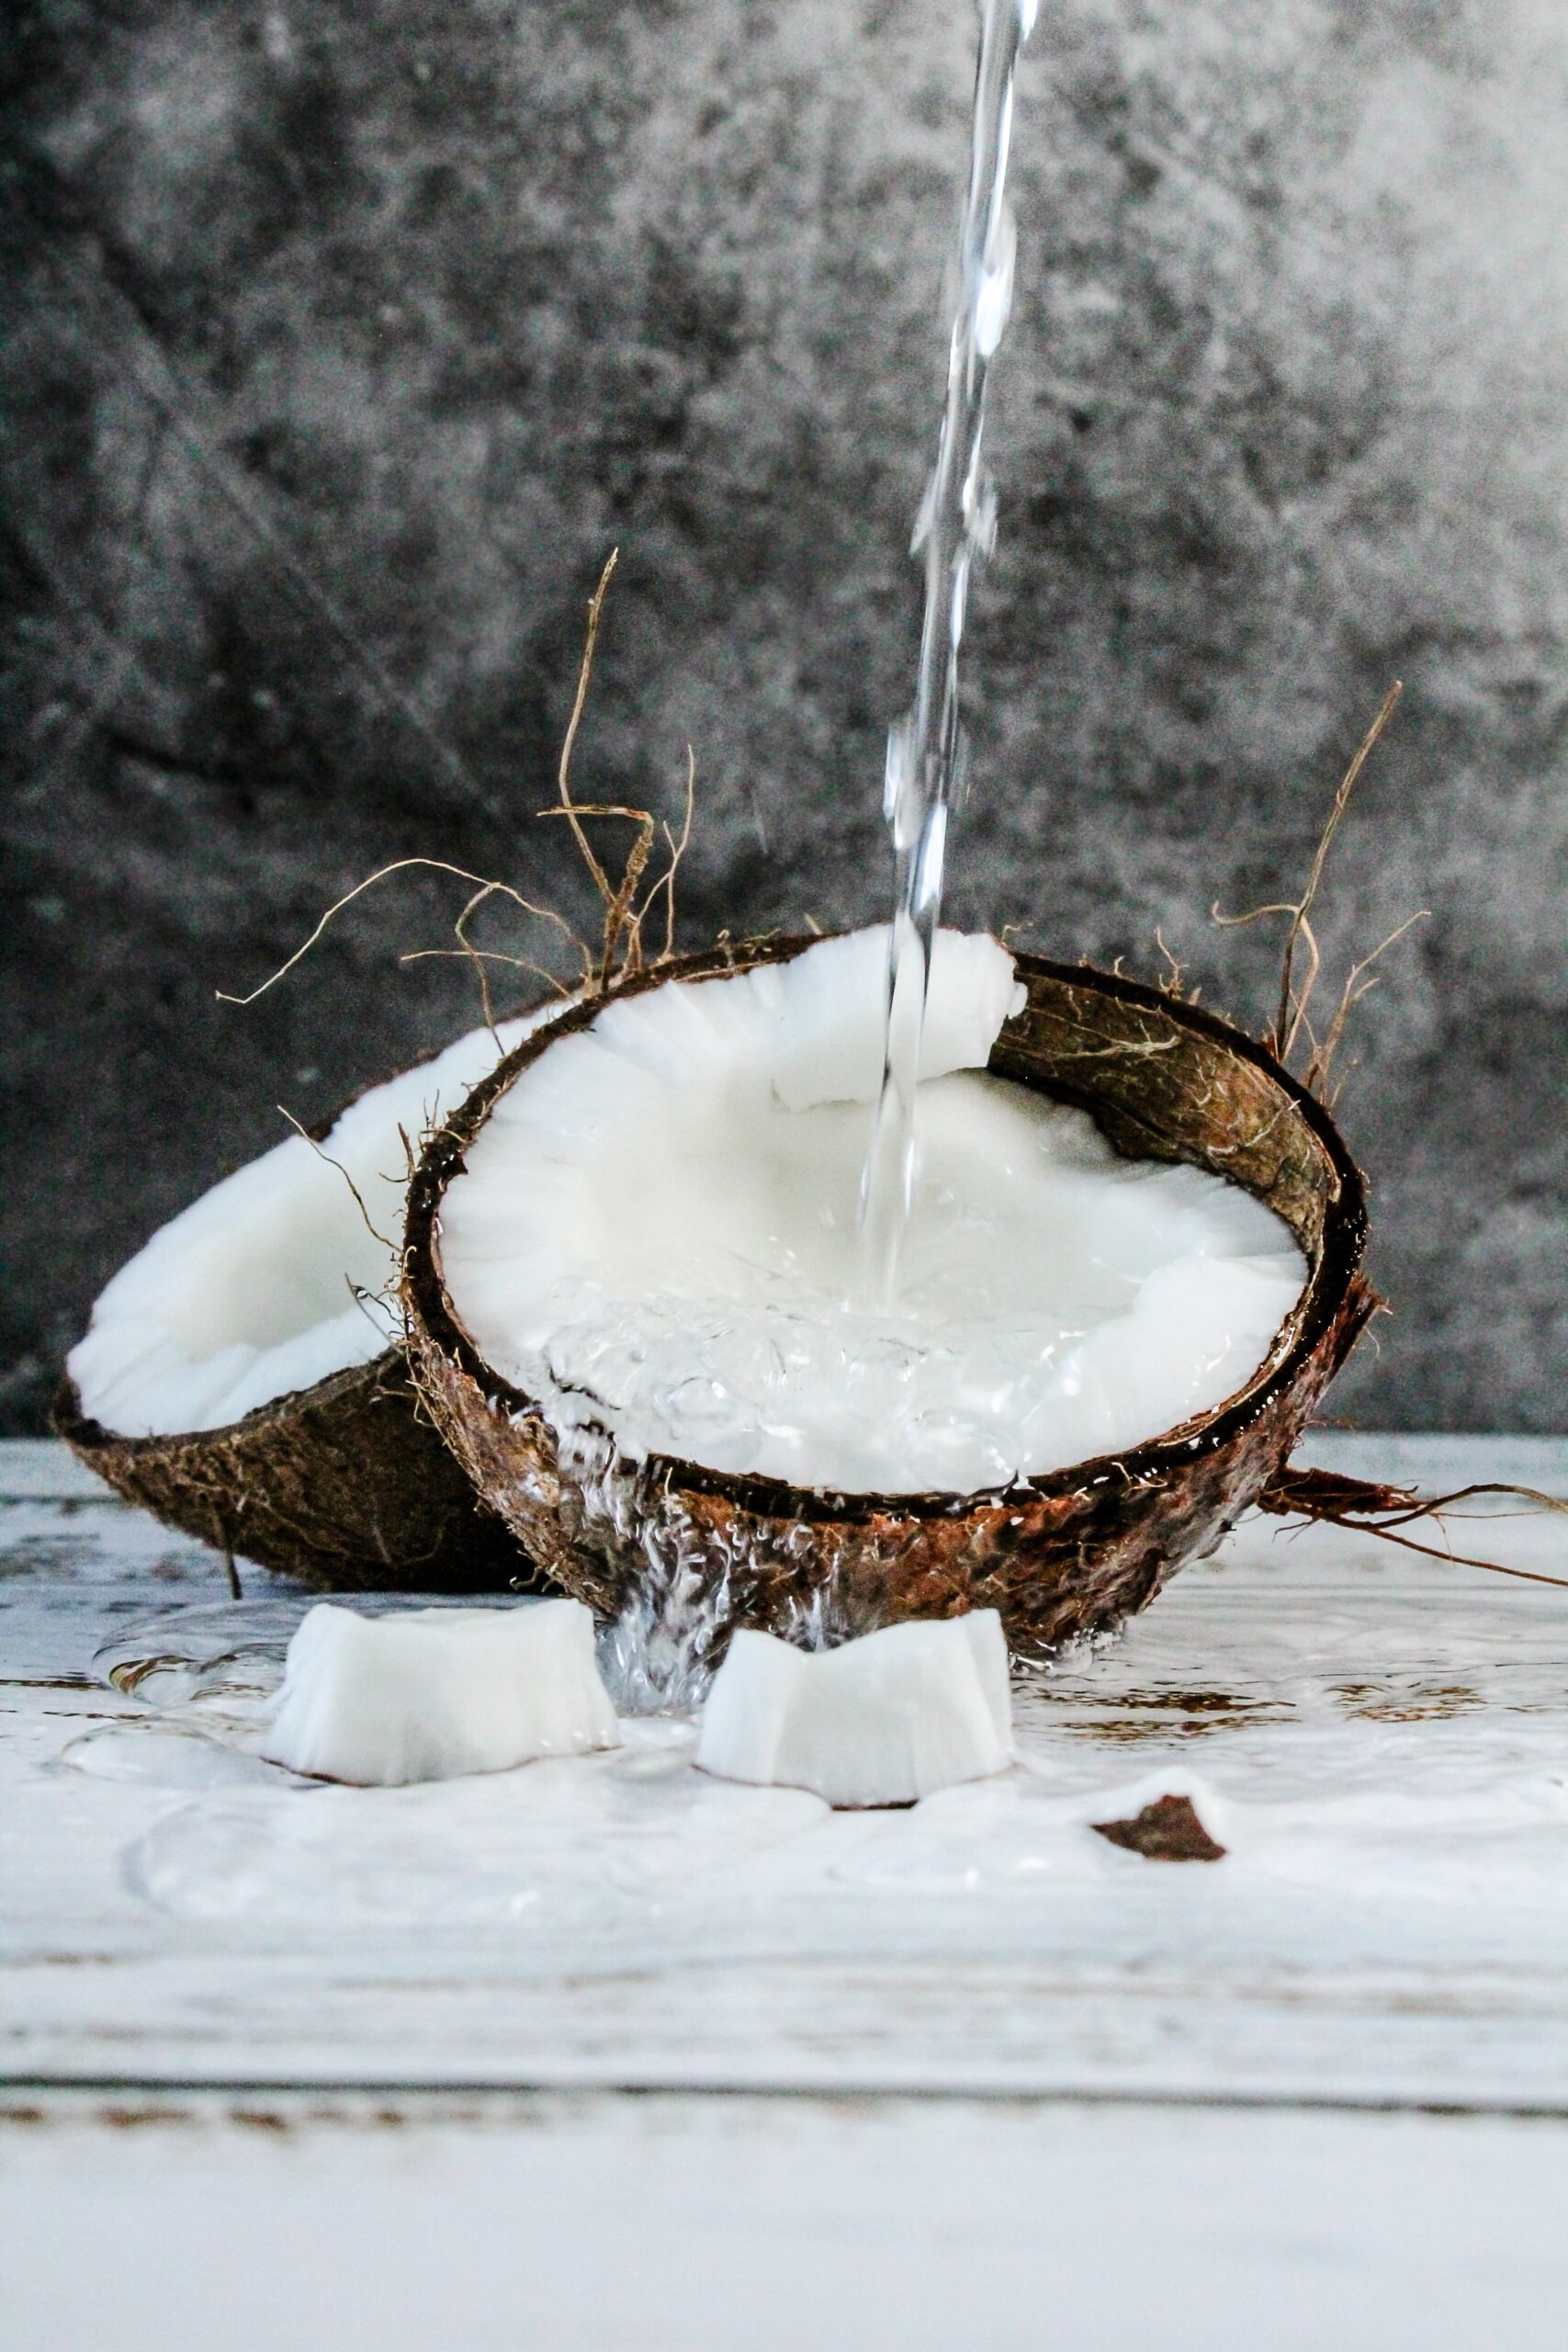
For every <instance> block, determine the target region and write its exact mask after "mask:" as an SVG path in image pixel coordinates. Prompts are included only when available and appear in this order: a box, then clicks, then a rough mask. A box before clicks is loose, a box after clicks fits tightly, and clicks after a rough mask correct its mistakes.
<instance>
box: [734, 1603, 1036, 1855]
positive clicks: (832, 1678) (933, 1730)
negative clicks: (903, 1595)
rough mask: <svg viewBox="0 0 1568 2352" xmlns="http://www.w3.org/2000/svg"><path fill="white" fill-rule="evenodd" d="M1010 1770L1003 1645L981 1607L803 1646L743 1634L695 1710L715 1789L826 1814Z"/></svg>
mask: <svg viewBox="0 0 1568 2352" xmlns="http://www.w3.org/2000/svg"><path fill="white" fill-rule="evenodd" d="M1011 1761H1012V1692H1011V1689H1010V1685H1009V1682H1008V1654H1007V1644H1006V1642H1005V1641H1004V1639H1003V1637H1002V1628H1001V1621H1000V1619H999V1618H998V1615H997V1613H996V1611H995V1610H994V1609H977V1610H974V1611H971V1613H970V1614H969V1615H968V1616H967V1617H953V1618H947V1619H942V1620H935V1621H933V1620H929V1619H928V1620H926V1621H924V1622H923V1623H919V1624H913V1625H885V1626H884V1627H883V1628H882V1630H881V1631H880V1632H879V1633H875V1634H862V1635H861V1636H860V1638H859V1640H857V1641H849V1642H841V1643H840V1645H839V1646H838V1647H837V1648H836V1649H829V1650H818V1651H816V1652H812V1651H808V1650H803V1649H800V1648H798V1647H796V1646H795V1645H794V1644H792V1643H789V1642H781V1641H779V1640H778V1639H777V1637H776V1636H775V1635H773V1634H759V1633H757V1632H756V1631H755V1630H754V1629H753V1628H751V1627H750V1626H744V1625H743V1626H742V1627H741V1628H740V1629H739V1632H738V1633H737V1634H735V1635H734V1637H733V1639H732V1640H731V1642H730V1645H729V1647H728V1650H727V1651H726V1652H725V1657H724V1664H723V1665H722V1666H721V1667H720V1668H719V1669H718V1672H717V1674H716V1676H715V1677H714V1684H713V1689H712V1690H711V1691H709V1693H708V1698H707V1703H706V1705H705V1707H704V1709H703V1725H702V1734H701V1736H700V1738H699V1740H698V1743H697V1762H698V1764H699V1765H700V1766H701V1767H702V1769H703V1770H704V1771H705V1772H712V1773H714V1774H716V1776H717V1777H718V1778H719V1779H720V1780H727V1781H750V1782H752V1783H753V1784H754V1785H756V1786H759V1787H763V1788H767V1787H777V1788H795V1789H809V1790H811V1791H812V1792H813V1793H814V1794H815V1795H817V1796H819V1797H825V1798H826V1799H827V1801H828V1803H829V1804H830V1805H836V1806H844V1807H850V1808H858V1807H862V1806H872V1805H892V1804H919V1800H920V1799H921V1797H928V1796H931V1795H932V1794H933V1793H934V1792H935V1791H936V1790H938V1789H947V1788H952V1787H953V1786H955V1785H956V1784H957V1783H958V1782H959V1781H979V1780H984V1779H986V1778H987V1776H988V1775H989V1774H990V1773H993V1772H1005V1771H1006V1770H1007V1768H1008V1766H1009V1764H1010V1762H1011Z"/></svg>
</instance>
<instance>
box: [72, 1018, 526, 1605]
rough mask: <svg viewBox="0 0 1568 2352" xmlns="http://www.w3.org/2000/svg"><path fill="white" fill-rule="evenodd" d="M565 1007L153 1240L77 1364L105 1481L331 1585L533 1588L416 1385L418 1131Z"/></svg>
mask: <svg viewBox="0 0 1568 2352" xmlns="http://www.w3.org/2000/svg"><path fill="white" fill-rule="evenodd" d="M555 1011H556V1007H555V1006H554V1005H546V1006H543V1007H540V1008H539V1009H538V1010H537V1011H536V1012H528V1013H524V1014H522V1015H520V1016H518V1017H516V1018H514V1019H513V1020H509V1021H505V1022H502V1023H500V1024H499V1026H498V1028H497V1029H496V1030H495V1031H494V1032H493V1033H492V1032H491V1030H489V1029H478V1030H475V1031H473V1032H471V1033H470V1034H469V1035H467V1036H464V1037H461V1038H459V1039H458V1040H457V1043H456V1044H455V1045H452V1046H448V1047H447V1048H446V1051H445V1052H444V1053H442V1054H439V1055H437V1056H435V1057H434V1059H432V1060H430V1061H427V1062H422V1063H420V1064H418V1065H416V1067H415V1068H413V1069H409V1070H405V1071H403V1072H402V1073H401V1074H400V1076H399V1077H397V1078H394V1079H391V1080H389V1081H387V1083H385V1084H384V1085H380V1086H375V1087H371V1088H370V1089H368V1090H367V1091H366V1092H365V1093H363V1094H361V1095H359V1096H358V1097H357V1098H356V1099H355V1101H354V1102H353V1103H350V1104H348V1106H347V1107H346V1108H345V1109H344V1111H342V1112H340V1113H339V1114H338V1115H337V1117H336V1118H335V1119H333V1121H332V1122H331V1123H330V1125H327V1126H326V1128H325V1129H324V1130H323V1131H322V1132H321V1134H320V1136H319V1139H318V1141H317V1142H315V1143H312V1142H309V1141H307V1140H306V1138H305V1137H304V1136H299V1135H293V1136H288V1138H287V1139H286V1140H285V1141H284V1142H282V1143H280V1144H277V1145H276V1146H275V1148H273V1149H272V1150H271V1151H268V1152H265V1153H263V1155H262V1156H261V1158H260V1159H254V1160H252V1161H250V1162H249V1163H248V1164H247V1165H246V1166H245V1167H243V1168H241V1169H239V1170H236V1171H235V1173H234V1174H233V1175H231V1176H227V1177H225V1178H224V1179H223V1180H222V1181H221V1182H220V1183H218V1184H215V1185H214V1186H213V1187H212V1188H211V1190H210V1191H209V1192H207V1193H203V1194H202V1195H201V1197H200V1198H199V1199H198V1200H197V1201H195V1202H193V1203H192V1204H191V1205H190V1206H189V1207H188V1208H186V1209H184V1210H182V1211H181V1213H180V1214H179V1216H175V1217H174V1218H172V1219H171V1221H170V1222H169V1223H168V1224H167V1225H165V1226H164V1227H162V1228H161V1229H160V1230H159V1231H158V1232H157V1233H155V1234H154V1235H153V1236H152V1239H151V1240H150V1241H148V1242H147V1243H146V1244H145V1246H144V1247H143V1248H142V1249H141V1250H139V1251H138V1252H137V1254H136V1256H135V1257H134V1258H132V1259H131V1260H130V1261H129V1262H128V1263H127V1264H126V1265H124V1266H123V1267H121V1269H120V1271H119V1272H118V1273H117V1274H116V1275H115V1276H114V1278H113V1280H112V1281H111V1282H110V1283H108V1284H107V1287H106V1288H105V1290H104V1291H103V1293H102V1295H100V1297H99V1298H98V1300H97V1301H96V1305H95V1306H94V1308H93V1314H92V1321H91V1324H90V1327H89V1329H88V1330H87V1333H86V1335H85V1338H84V1339H83V1340H81V1341H80V1342H79V1343H78V1345H77V1346H76V1347H75V1348H74V1349H73V1351H72V1352H71V1355H70V1357H69V1359H68V1363H67V1375H68V1376H67V1380H66V1384H65V1386H64V1389H63V1391H62V1396H61V1397H60V1399H59V1402H58V1404H57V1407H56V1410H55V1426H56V1428H57V1429H58V1430H60V1432H61V1434H62V1436H63V1437H64V1438H66V1439H67V1440H68V1441H69V1442H70V1444H71V1445H72V1446H73V1449H74V1451H75V1452H76V1453H78V1454H79V1455H80V1456H81V1457H82V1459H83V1460H84V1461H85V1463H86V1464H88V1465H89V1467H90V1468H92V1469H94V1470H96V1472H97V1473H98V1475H99V1476H101V1477H103V1478H105V1479H107V1481H108V1483H109V1485H110V1486H112V1487H115V1488H116V1489H117V1490H118V1493H120V1494H121V1495H123V1496H124V1497H125V1498H126V1500H127V1501H128V1502H131V1503H135V1504H138V1505H140V1506H141V1507H142V1508H143V1509H145V1510H151V1511H152V1512H153V1513H154V1514H155V1515H156V1516H157V1517H158V1518H159V1519H162V1520H164V1521H166V1522H167V1523H168V1524H169V1525H170V1526H172V1527H176V1528H178V1529H180V1530H181V1531H182V1532H184V1533H186V1534H190V1535H195V1536H197V1537H198V1538H200V1539H201V1540H202V1541H203V1542H205V1543H209V1544H215V1545H216V1546H217V1547H218V1548H219V1549H220V1550H221V1551H224V1552H226V1553H228V1554H230V1555H234V1554H236V1553H238V1554H243V1556H244V1557H245V1558H247V1559H250V1560H254V1561H256V1562H258V1563H259V1564H260V1565H261V1566H264V1567H268V1568H276V1569H279V1570H282V1571H284V1572H285V1573H288V1574H290V1575H293V1576H298V1577H303V1578H304V1579H305V1580H306V1581H307V1582H309V1583H312V1584H315V1585H317V1586H320V1587H321V1588H323V1589H327V1590H334V1589H336V1590H373V1589H386V1588H403V1589H418V1590H434V1591H439V1590H451V1591H482V1590H487V1589H497V1588H505V1587H506V1586H508V1585H511V1584H513V1582H515V1581H521V1582H522V1583H524V1584H527V1583H530V1582H533V1581H534V1580H535V1572H534V1571H533V1569H532V1567H531V1566H530V1563H529V1562H528V1560H527V1559H526V1558H525V1557H524V1556H522V1555H520V1554H519V1551H518V1546H517V1544H516V1541H515V1539H514V1537H513V1534H512V1533H511V1532H509V1530H508V1529H507V1527H506V1526H505V1524H504V1523H503V1522H502V1521H500V1520H498V1519H496V1518H495V1517H493V1516H492V1515H491V1513H490V1512H489V1511H488V1510H485V1509H484V1508H483V1506H482V1505H481V1504H480V1502H479V1498H478V1497H477V1496H476V1494H475V1492H474V1489H473V1487H472V1486H471V1484H470V1482H469V1481H468V1478H467V1477H466V1476H465V1475H464V1473H463V1472H462V1470H461V1469H460V1468H459V1467H458V1465H457V1463H455V1462H454V1461H453V1459H452V1457H451V1455H450V1454H449V1453H448V1452H447V1450H446V1446H445V1445H444V1444H443V1443H442V1441H441V1438H440V1436H439V1434H438V1433H437V1431H436V1430H435V1429H434V1426H433V1425H432V1423H431V1420H430V1417H429V1414H428V1412H427V1411H426V1410H425V1409H424V1408H423V1405H422V1402H421V1400H420V1397H419V1396H418V1393H417V1391H416V1390H415V1388H414V1387H413V1385H412V1382H411V1380H410V1378H409V1372H408V1365H407V1362H406V1359H405V1356H404V1351H403V1343H402V1312H401V1307H400V1302H399V1298H398V1285H399V1282H400V1240H401V1232H402V1218H403V1199H404V1193H405V1190H406V1184H407V1178H406V1165H407V1160H406V1151H405V1146H404V1141H403V1137H404V1136H408V1137H409V1138H410V1139H411V1141H412V1142H414V1143H416V1144H417V1143H418V1141H419V1140H420V1139H421V1138H422V1137H423V1135H424V1134H425V1132H426V1130H427V1129H428V1128H429V1127H430V1126H431V1125H434V1122H435V1121H436V1120H438V1119H439V1118H440V1117H441V1116H442V1115H443V1114H444V1113H445V1112H446V1111H447V1110H449V1109H450V1108H451V1106H452V1105H453V1104H454V1103H460V1102H461V1101H462V1099H463V1098H464V1096H465V1095H466V1094H467V1093H468V1091H470V1090H471V1089H472V1087H473V1086H474V1085H475V1084H476V1082H477V1081H478V1080H479V1079H480V1078H482V1077H483V1075H484V1074H485V1072H486V1071H487V1070H489V1069H491V1068H493V1066H494V1064H495V1063H496V1061H497V1059H498V1057H502V1056H505V1055H507V1054H509V1053H511V1052H513V1051H514V1050H516V1049H517V1048H518V1047H519V1046H521V1045H522V1044H523V1043H524V1041H525V1039H527V1038H529V1037H530V1036H532V1035H535V1034H536V1032H537V1031H538V1030H539V1029H540V1028H541V1027H542V1025H543V1024H544V1023H547V1021H548V1020H549V1019H550V1018H551V1017H552V1016H553V1014H554V1012H555ZM356 1194H357V1197H356Z"/></svg>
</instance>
